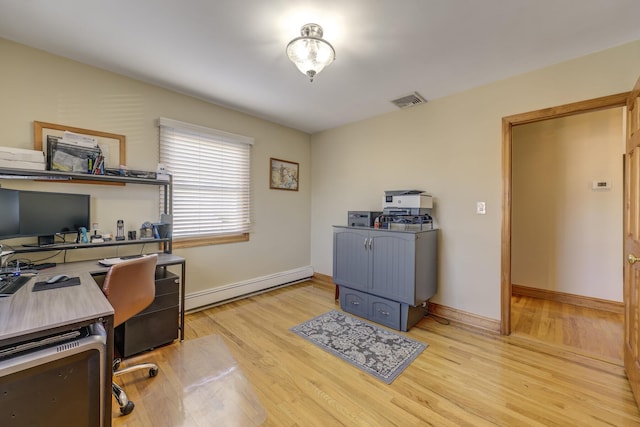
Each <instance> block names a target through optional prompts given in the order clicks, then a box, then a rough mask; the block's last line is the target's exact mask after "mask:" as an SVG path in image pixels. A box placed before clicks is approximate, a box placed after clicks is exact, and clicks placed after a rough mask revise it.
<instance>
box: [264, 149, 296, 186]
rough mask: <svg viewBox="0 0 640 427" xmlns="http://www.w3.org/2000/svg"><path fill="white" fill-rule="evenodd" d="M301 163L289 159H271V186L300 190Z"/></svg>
mask: <svg viewBox="0 0 640 427" xmlns="http://www.w3.org/2000/svg"><path fill="white" fill-rule="evenodd" d="M298 168H299V164H298V163H296V162H290V161H288V160H281V159H274V158H273V157H272V158H271V159H270V168H269V188H272V189H274V190H290V191H298V183H299V182H298V179H299V170H298Z"/></svg>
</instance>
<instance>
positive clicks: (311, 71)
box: [287, 24, 336, 81]
mask: <svg viewBox="0 0 640 427" xmlns="http://www.w3.org/2000/svg"><path fill="white" fill-rule="evenodd" d="M300 34H301V37H296V38H295V39H293V40H291V41H290V42H289V44H288V45H287V56H288V57H289V59H290V60H291V61H292V62H293V63H294V64H296V67H298V70H300V71H301V72H302V74H305V75H307V76H309V79H310V81H313V78H314V77H315V76H316V74H318V73H319V72H320V71H322V69H323V68H324V67H326V66H327V65H329V64H331V63H332V62H333V61H334V60H335V59H336V51H335V50H334V49H333V46H331V44H330V43H329V42H328V41H326V40H324V39H323V38H322V27H321V26H320V25H318V24H306V25H303V26H302V29H301V30H300Z"/></svg>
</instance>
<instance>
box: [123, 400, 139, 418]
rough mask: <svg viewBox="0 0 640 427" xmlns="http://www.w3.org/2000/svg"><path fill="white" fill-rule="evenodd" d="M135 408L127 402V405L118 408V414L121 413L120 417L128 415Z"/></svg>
mask: <svg viewBox="0 0 640 427" xmlns="http://www.w3.org/2000/svg"><path fill="white" fill-rule="evenodd" d="M135 406H136V405H134V404H133V402H131V401H129V402H127V404H126V405H124V407H123V408H120V413H121V414H122V415H129V414H130V413H131V412H132V411H133V408H134V407H135Z"/></svg>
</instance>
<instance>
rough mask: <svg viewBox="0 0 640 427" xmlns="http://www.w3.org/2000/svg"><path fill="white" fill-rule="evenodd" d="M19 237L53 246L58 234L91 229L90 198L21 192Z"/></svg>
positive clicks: (79, 195) (87, 196) (80, 195)
mask: <svg viewBox="0 0 640 427" xmlns="http://www.w3.org/2000/svg"><path fill="white" fill-rule="evenodd" d="M18 197H19V206H20V212H19V213H20V215H19V216H20V232H19V235H20V236H37V237H38V243H39V244H50V243H53V242H54V237H55V235H56V234H60V233H76V232H77V231H78V230H79V229H80V228H81V227H84V228H86V229H89V228H90V227H89V223H90V222H91V218H90V202H91V200H90V196H89V195H88V194H69V193H49V192H44V191H20V192H19V196H18Z"/></svg>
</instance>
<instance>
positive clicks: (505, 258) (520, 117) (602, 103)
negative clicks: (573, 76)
mask: <svg viewBox="0 0 640 427" xmlns="http://www.w3.org/2000/svg"><path fill="white" fill-rule="evenodd" d="M627 96H628V93H622V94H617V95H611V96H607V97H602V98H597V99H593V100H589V101H582V102H577V103H573V104H567V105H562V106H558V107H553V108H547V109H544V110H538V111H533V112H529V113H523V114H517V115H513V116H508V117H504V118H503V119H502V130H503V132H502V173H503V175H502V180H503V212H502V218H503V219H502V259H501V272H502V274H501V333H502V334H503V335H509V334H511V332H512V329H511V328H512V324H511V296H512V283H513V282H512V250H513V247H512V237H513V236H512V232H513V230H512V226H513V222H512V219H513V218H512V209H513V206H512V190H513V181H512V171H513V159H512V155H513V127H514V126H518V125H524V124H528V123H535V122H541V121H545V120H549V119H554V118H560V117H567V116H572V115H576V114H581V113H586V112H591V111H597V110H602V109H608V108H613V107H622V106H624V105H626V98H627ZM619 232H620V233H622V230H620V231H619ZM621 286H622V284H621Z"/></svg>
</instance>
